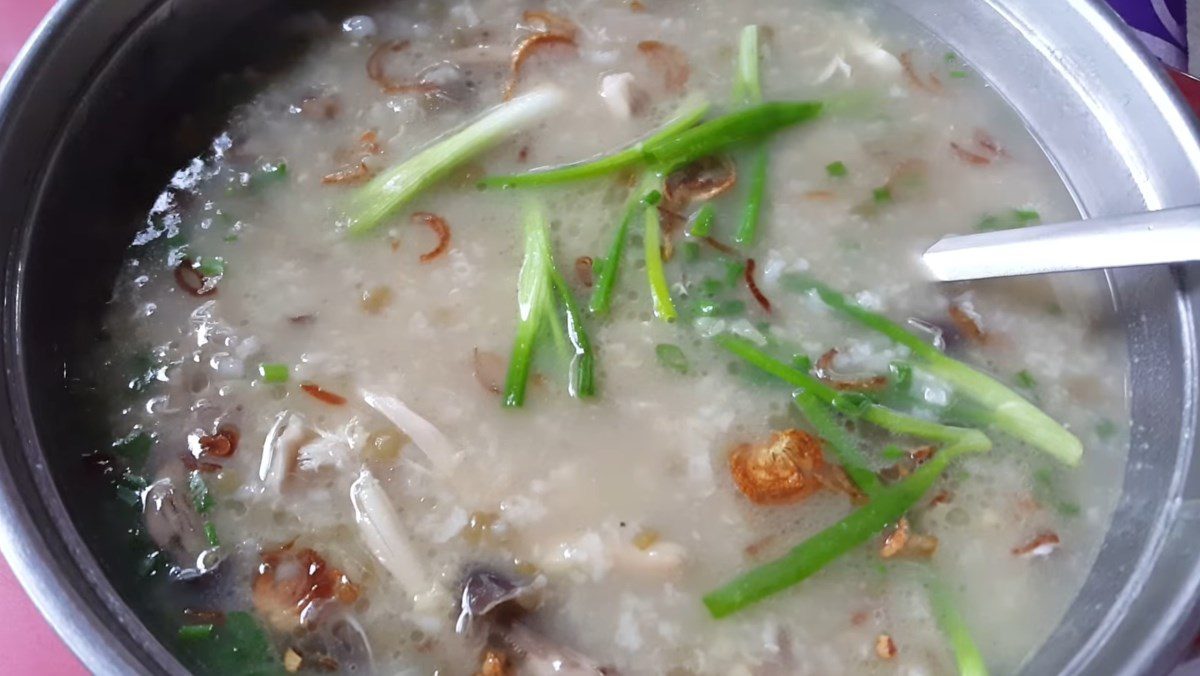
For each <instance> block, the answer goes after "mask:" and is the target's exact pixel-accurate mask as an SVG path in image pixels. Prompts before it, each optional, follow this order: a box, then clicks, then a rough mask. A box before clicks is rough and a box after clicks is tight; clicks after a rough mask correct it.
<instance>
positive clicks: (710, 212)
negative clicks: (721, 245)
mask: <svg viewBox="0 0 1200 676" xmlns="http://www.w3.org/2000/svg"><path fill="white" fill-rule="evenodd" d="M716 218H717V210H716V209H715V208H714V207H713V205H712V203H711V202H705V203H704V206H702V207H700V210H699V211H697V212H696V215H695V216H693V217H692V227H691V229H690V230H689V231H688V234H690V235H691V236H692V237H708V236H709V235H711V234H712V228H713V223H714V222H715V221H716Z"/></svg>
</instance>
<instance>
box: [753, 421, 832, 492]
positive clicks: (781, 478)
mask: <svg viewBox="0 0 1200 676" xmlns="http://www.w3.org/2000/svg"><path fill="white" fill-rule="evenodd" d="M824 468H825V456H824V454H823V453H822V452H821V442H820V440H818V439H817V438H816V437H814V436H812V435H811V434H808V433H806V432H802V431H800V430H796V429H789V430H784V431H782V432H773V433H772V434H771V439H770V441H768V442H767V443H765V444H741V445H739V446H738V447H737V448H734V449H733V452H732V453H730V455H729V470H730V472H731V473H732V474H733V482H734V483H735V484H737V487H738V490H740V491H741V492H742V494H743V495H745V496H746V497H747V498H749V499H750V501H751V502H753V503H755V504H759V505H783V504H789V503H793V502H799V501H801V500H804V499H805V498H807V497H808V496H810V495H812V494H813V493H815V492H816V491H817V490H818V489H820V488H821V486H822V481H821V480H820V478H819V477H818V474H819V473H820V472H821V471H822V470H823V469H824Z"/></svg>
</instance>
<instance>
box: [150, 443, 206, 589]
mask: <svg viewBox="0 0 1200 676" xmlns="http://www.w3.org/2000/svg"><path fill="white" fill-rule="evenodd" d="M183 476H184V467H183V464H182V463H180V462H178V461H172V462H171V464H170V465H168V466H167V468H166V469H165V470H164V471H163V472H162V473H160V475H159V477H158V478H157V479H156V480H155V481H154V483H152V484H150V486H149V487H148V488H147V489H146V492H145V494H144V495H143V496H142V503H143V505H144V506H143V508H142V519H143V521H144V522H145V524H146V532H147V533H149V535H150V539H152V540H154V543H155V544H156V545H158V547H159V548H160V549H161V550H162V551H163V552H165V553H166V555H167V557H168V558H169V559H170V560H171V562H172V564H174V566H175V569H174V570H173V571H172V575H174V576H175V577H178V578H180V579H192V578H196V577H199V576H201V575H204V574H205V573H208V572H210V571H212V570H213V569H214V568H216V566H217V564H218V563H219V562H220V558H219V556H218V551H219V550H218V548H217V547H213V546H211V545H210V544H209V543H208V537H207V536H206V535H205V534H204V521H203V519H201V518H200V515H199V514H198V513H196V508H195V507H194V506H193V505H192V500H191V497H190V496H189V495H188V494H187V490H186V488H184V486H186V483H185V482H184V481H183Z"/></svg>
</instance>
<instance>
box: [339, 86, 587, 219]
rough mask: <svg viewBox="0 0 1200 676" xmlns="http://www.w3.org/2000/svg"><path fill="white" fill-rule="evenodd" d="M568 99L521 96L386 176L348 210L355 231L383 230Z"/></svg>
mask: <svg viewBox="0 0 1200 676" xmlns="http://www.w3.org/2000/svg"><path fill="white" fill-rule="evenodd" d="M563 101H564V96H563V93H562V92H561V91H560V90H557V89H540V90H536V91H533V92H530V93H529V94H525V95H524V96H519V97H517V98H515V99H513V100H511V101H507V102H505V103H502V104H500V105H499V106H497V107H495V108H493V109H492V110H490V111H488V112H487V113H485V114H484V115H483V116H482V117H480V118H479V119H477V120H476V121H474V122H472V123H471V124H469V125H467V126H466V127H464V128H463V129H461V130H459V131H457V132H455V133H453V134H451V135H450V136H448V137H447V138H445V139H443V140H442V141H439V142H437V143H435V144H433V145H432V146H430V147H428V148H426V149H425V150H422V151H421V152H419V153H417V154H416V155H414V156H413V157H411V158H409V159H408V160H405V161H404V162H402V163H400V164H399V165H397V166H395V167H392V168H391V169H388V170H387V171H384V172H382V173H380V174H379V175H378V176H376V177H375V178H373V179H371V182H370V183H367V184H366V185H365V186H363V187H361V188H359V189H357V190H356V191H355V192H354V194H353V195H352V196H351V199H350V202H349V205H348V207H347V210H346V224H347V227H348V230H349V232H350V233H351V234H354V235H360V234H363V233H366V232H370V231H371V230H374V229H375V228H377V227H379V226H380V225H381V224H382V223H383V222H384V220H386V219H387V218H388V217H389V216H391V215H392V214H393V213H395V211H396V210H397V209H399V208H400V207H402V206H404V205H405V204H406V203H408V202H410V201H412V200H413V199H414V198H415V197H416V196H417V195H419V194H420V193H422V192H424V191H425V190H426V189H428V188H429V187H430V186H432V185H433V184H434V183H436V182H437V181H439V180H441V179H442V178H444V177H445V176H446V175H447V174H449V173H450V172H451V171H453V170H454V169H455V168H456V167H458V166H459V165H461V164H462V163H464V162H466V161H468V160H470V159H471V158H472V157H475V156H477V155H479V154H480V153H483V152H484V151H486V150H488V149H489V148H491V147H492V146H494V145H496V144H497V143H499V142H500V141H503V140H504V139H506V138H508V137H510V136H512V135H513V134H515V133H516V132H518V131H520V130H522V129H524V128H526V127H528V126H530V125H532V124H533V123H534V122H537V121H538V120H540V119H542V118H543V117H545V116H546V115H548V114H550V113H551V112H553V111H554V110H556V109H558V108H559V107H560V106H561V105H562V103H563Z"/></svg>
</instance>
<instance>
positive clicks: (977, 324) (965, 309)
mask: <svg viewBox="0 0 1200 676" xmlns="http://www.w3.org/2000/svg"><path fill="white" fill-rule="evenodd" d="M947 312H948V313H949V315H950V320H951V321H953V322H954V327H955V328H956V329H958V332H959V333H960V334H962V335H963V336H966V338H967V340H970V341H971V342H972V343H977V344H980V345H982V344H984V343H986V342H987V341H988V334H987V332H986V331H984V330H983V326H982V325H981V324H982V317H980V316H979V313H978V312H976V311H975V307H974V305H972V304H971V301H969V300H959V301H955V302H953V303H951V304H950V307H949V309H948V310H947Z"/></svg>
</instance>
